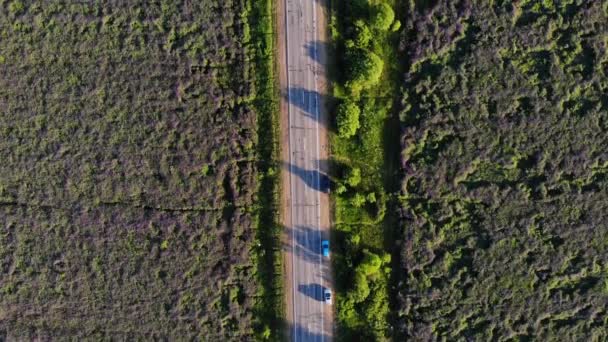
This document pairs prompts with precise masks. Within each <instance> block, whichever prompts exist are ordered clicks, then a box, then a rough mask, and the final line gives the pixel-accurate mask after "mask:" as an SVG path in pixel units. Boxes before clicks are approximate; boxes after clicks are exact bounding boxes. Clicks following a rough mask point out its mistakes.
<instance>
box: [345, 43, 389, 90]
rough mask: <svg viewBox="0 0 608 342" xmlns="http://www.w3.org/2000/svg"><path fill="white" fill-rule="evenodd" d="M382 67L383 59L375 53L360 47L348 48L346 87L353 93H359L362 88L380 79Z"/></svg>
mask: <svg viewBox="0 0 608 342" xmlns="http://www.w3.org/2000/svg"><path fill="white" fill-rule="evenodd" d="M383 68H384V61H382V59H380V57H379V56H378V55H376V54H375V53H373V52H371V51H369V50H365V49H361V48H351V49H348V50H347V51H346V74H347V81H346V83H345V85H346V88H348V89H349V90H350V91H351V92H352V93H353V94H359V93H360V92H361V91H362V90H364V89H369V88H370V87H373V86H374V85H376V84H377V83H378V81H380V76H381V75H382V69H383Z"/></svg>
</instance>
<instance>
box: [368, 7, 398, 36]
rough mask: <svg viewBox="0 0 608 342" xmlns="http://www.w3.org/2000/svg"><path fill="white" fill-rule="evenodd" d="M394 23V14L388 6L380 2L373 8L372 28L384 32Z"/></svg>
mask: <svg viewBox="0 0 608 342" xmlns="http://www.w3.org/2000/svg"><path fill="white" fill-rule="evenodd" d="M394 21H395V12H394V11H393V8H392V7H391V6H390V5H389V4H387V3H385V2H381V3H378V4H376V5H375V6H374V7H373V9H372V14H371V25H372V27H374V28H376V29H378V30H382V31H386V30H388V29H389V28H390V27H391V25H392V24H393V22H394Z"/></svg>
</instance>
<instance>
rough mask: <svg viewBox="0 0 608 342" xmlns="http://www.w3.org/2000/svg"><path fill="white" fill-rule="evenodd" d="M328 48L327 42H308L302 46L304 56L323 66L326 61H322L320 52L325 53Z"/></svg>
mask: <svg viewBox="0 0 608 342" xmlns="http://www.w3.org/2000/svg"><path fill="white" fill-rule="evenodd" d="M328 48H330V45H329V43H328V42H322V41H319V40H315V41H312V42H308V43H306V44H305V45H304V50H306V55H307V56H308V57H310V59H312V60H313V61H315V62H316V63H319V64H325V63H326V61H324V60H323V58H322V54H321V51H327V49H328Z"/></svg>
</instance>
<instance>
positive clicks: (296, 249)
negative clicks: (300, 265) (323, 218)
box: [283, 226, 323, 263]
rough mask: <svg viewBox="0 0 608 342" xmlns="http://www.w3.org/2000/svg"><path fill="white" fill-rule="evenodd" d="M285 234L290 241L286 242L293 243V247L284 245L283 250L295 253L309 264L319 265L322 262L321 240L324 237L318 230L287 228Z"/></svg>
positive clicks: (299, 227) (297, 227) (298, 227)
mask: <svg viewBox="0 0 608 342" xmlns="http://www.w3.org/2000/svg"><path fill="white" fill-rule="evenodd" d="M285 234H288V239H286V240H285V241H292V243H293V245H290V244H288V243H284V244H283V250H285V251H286V252H293V253H295V256H296V257H300V258H302V259H304V260H305V261H307V262H312V263H318V262H319V261H320V260H321V240H322V239H323V236H322V233H321V232H320V231H319V230H318V229H316V228H311V227H301V226H296V227H295V228H288V227H286V228H285Z"/></svg>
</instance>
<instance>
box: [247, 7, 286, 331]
mask: <svg viewBox="0 0 608 342" xmlns="http://www.w3.org/2000/svg"><path fill="white" fill-rule="evenodd" d="M252 3H253V10H252V13H251V16H250V19H251V21H252V26H253V30H252V33H253V49H254V51H255V54H254V59H255V62H256V63H255V65H256V67H257V69H256V81H255V85H256V89H257V96H256V100H255V106H256V108H257V113H258V128H257V137H258V145H257V146H258V155H259V162H258V169H259V172H260V180H259V184H260V187H259V190H258V200H259V209H258V213H257V220H258V224H257V226H258V228H257V239H258V241H259V243H260V248H259V249H258V250H257V265H258V266H257V269H258V270H257V274H258V277H257V278H258V282H259V286H260V293H259V298H258V302H257V304H256V316H257V318H256V319H257V323H256V327H255V328H256V334H257V335H256V338H257V339H259V340H273V341H277V340H281V339H283V338H284V331H283V329H284V328H285V323H284V315H285V313H284V302H283V286H284V285H283V275H282V271H283V267H282V253H281V232H282V226H281V225H280V219H279V213H280V210H279V205H280V198H279V196H280V194H281V191H280V170H281V168H280V165H279V160H280V147H279V144H278V141H279V101H278V99H279V96H280V95H279V89H278V78H277V75H278V71H277V65H276V63H275V58H276V45H275V44H276V37H275V36H276V34H275V33H276V23H275V15H274V10H275V7H274V1H273V0H262V1H252Z"/></svg>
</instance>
